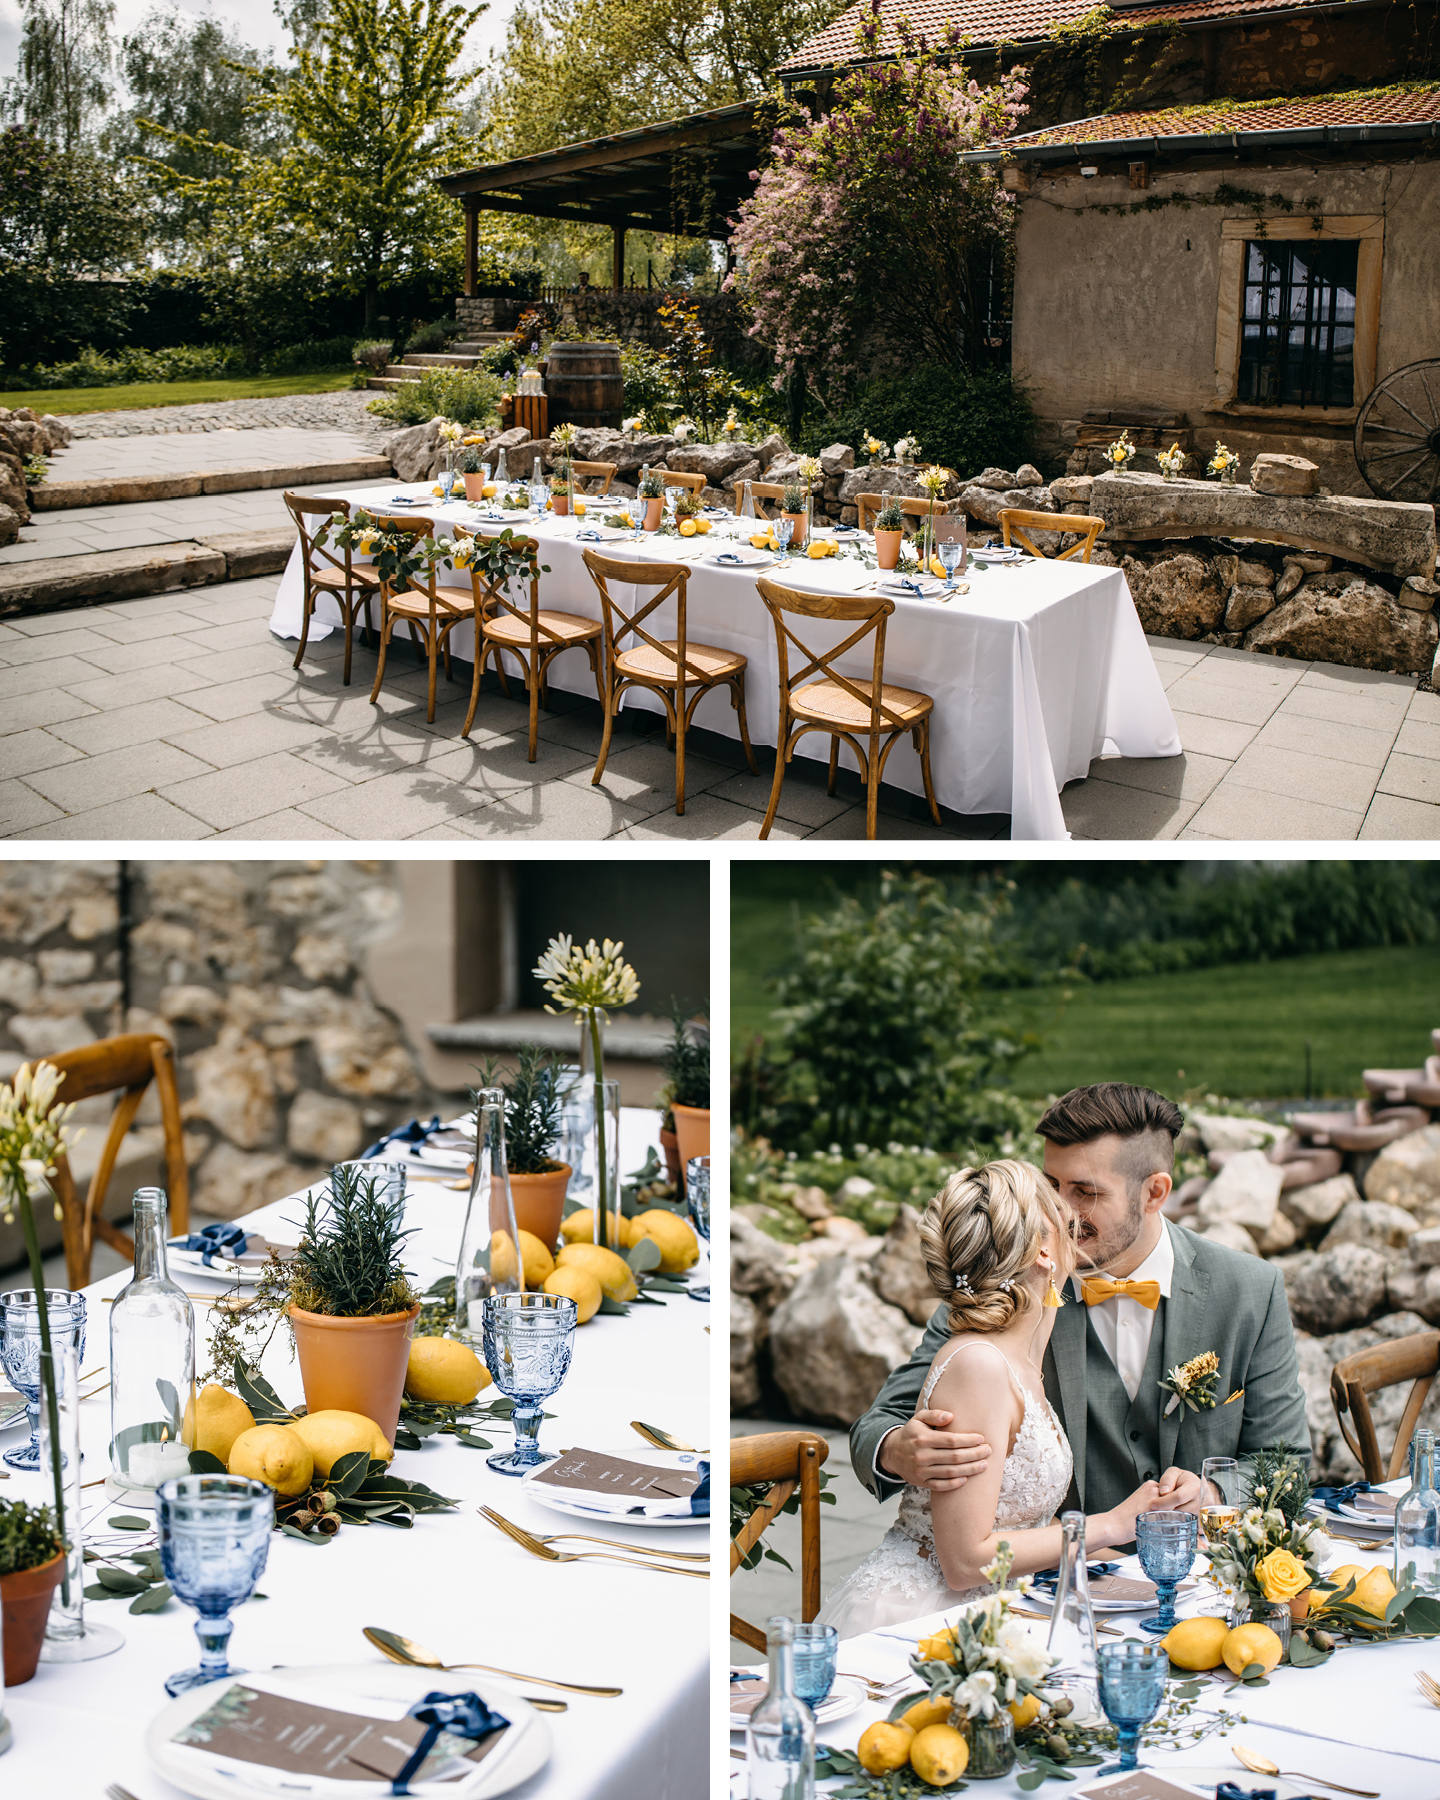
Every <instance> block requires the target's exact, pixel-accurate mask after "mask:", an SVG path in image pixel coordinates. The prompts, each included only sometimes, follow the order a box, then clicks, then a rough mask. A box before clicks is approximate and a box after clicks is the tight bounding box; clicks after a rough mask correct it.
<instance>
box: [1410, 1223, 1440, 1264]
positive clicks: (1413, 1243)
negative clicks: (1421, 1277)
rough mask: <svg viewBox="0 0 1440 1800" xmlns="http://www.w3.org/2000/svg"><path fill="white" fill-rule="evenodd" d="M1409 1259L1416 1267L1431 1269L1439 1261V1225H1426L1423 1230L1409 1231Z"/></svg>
mask: <svg viewBox="0 0 1440 1800" xmlns="http://www.w3.org/2000/svg"><path fill="white" fill-rule="evenodd" d="M1410 1260H1411V1262H1413V1263H1414V1264H1415V1266H1416V1268H1417V1269H1432V1268H1434V1267H1435V1265H1436V1264H1437V1263H1440V1225H1427V1226H1426V1227H1425V1229H1424V1230H1423V1231H1412V1232H1411V1234H1410Z"/></svg>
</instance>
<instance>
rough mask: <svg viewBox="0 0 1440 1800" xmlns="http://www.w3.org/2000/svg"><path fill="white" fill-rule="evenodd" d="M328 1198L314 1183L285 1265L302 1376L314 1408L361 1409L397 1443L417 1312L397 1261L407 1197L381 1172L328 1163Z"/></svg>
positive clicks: (415, 1300)
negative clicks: (393, 1188) (324, 1204)
mask: <svg viewBox="0 0 1440 1800" xmlns="http://www.w3.org/2000/svg"><path fill="white" fill-rule="evenodd" d="M329 1192H330V1205H329V1208H328V1212H327V1211H325V1210H322V1206H321V1203H320V1201H319V1200H318V1199H317V1197H316V1193H315V1191H314V1190H312V1191H311V1192H310V1193H309V1194H308V1195H307V1196H306V1201H305V1227H304V1230H303V1232H302V1233H301V1237H300V1243H299V1246H298V1248H297V1249H296V1251H295V1255H294V1257H293V1259H292V1260H291V1261H290V1262H289V1263H288V1264H287V1265H286V1268H287V1271H288V1274H289V1287H290V1303H289V1306H288V1307H287V1309H286V1310H287V1312H288V1313H289V1317H290V1324H291V1327H292V1329H293V1331H294V1333H295V1352H296V1355H297V1356H298V1357H299V1359H300V1379H301V1381H302V1382H303V1383H304V1387H305V1405H306V1407H307V1408H308V1410H309V1411H310V1412H312V1413H313V1412H325V1411H329V1410H331V1409H333V1410H335V1411H339V1412H352V1413H360V1414H361V1415H362V1416H363V1417H365V1418H367V1419H373V1420H374V1422H375V1423H376V1424H377V1425H378V1426H379V1427H380V1429H381V1431H383V1432H384V1434H385V1436H386V1437H387V1438H388V1439H389V1440H390V1442H391V1443H392V1444H393V1443H394V1441H395V1426H396V1424H397V1422H398V1420H399V1417H400V1397H401V1394H402V1393H403V1392H404V1388H405V1367H406V1363H407V1361H408V1359H409V1355H410V1333H411V1331H412V1329H413V1327H414V1324H415V1317H416V1314H417V1313H418V1312H419V1311H420V1296H419V1295H418V1294H417V1293H416V1292H415V1290H414V1288H413V1287H411V1285H410V1281H409V1278H408V1276H407V1275H406V1273H405V1269H404V1266H403V1263H402V1261H401V1253H402V1248H403V1246H404V1242H405V1239H406V1238H407V1237H409V1236H410V1233H409V1232H408V1231H406V1230H404V1229H403V1228H402V1220H403V1215H404V1208H405V1202H404V1200H403V1199H402V1198H401V1197H400V1196H399V1195H393V1194H391V1193H389V1192H387V1187H386V1183H385V1180H384V1178H383V1177H382V1176H380V1175H378V1174H377V1175H367V1174H365V1173H364V1172H363V1171H362V1170H360V1169H357V1168H355V1167H354V1166H353V1165H350V1166H348V1167H341V1168H338V1169H335V1170H333V1171H332V1173H331V1176H330V1182H329Z"/></svg>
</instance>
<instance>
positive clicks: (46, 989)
mask: <svg viewBox="0 0 1440 1800" xmlns="http://www.w3.org/2000/svg"><path fill="white" fill-rule="evenodd" d="M117 869H118V865H117V864H116V863H114V862H84V863H62V862H9V863H7V864H6V865H5V869H4V872H3V874H0V1073H3V1074H4V1075H5V1076H6V1077H8V1076H9V1075H10V1074H11V1073H12V1072H13V1070H14V1068H15V1067H16V1066H17V1065H18V1064H19V1063H20V1062H21V1061H22V1060H24V1059H26V1058H30V1059H34V1058H38V1057H42V1056H45V1055H47V1054H54V1053H56V1052H59V1051H62V1050H69V1049H73V1048H76V1047H77V1046H79V1045H82V1044H85V1043H89V1042H91V1041H93V1040H94V1039H96V1038H101V1037H106V1036H109V1035H111V1034H112V1033H114V1032H116V1031H118V1030H120V1029H122V1021H121V1018H120V1001H121V984H122V970H121V941H120V931H119V923H120V921H119V909H118V905H117V899H116V894H117ZM130 875H131V884H132V885H131V918H132V921H133V923H132V928H131V932H130V968H131V1005H130V1011H129V1014H128V1016H127V1018H126V1019H125V1020H124V1022H123V1029H126V1030H130V1031H157V1032H160V1033H162V1034H163V1035H164V1036H166V1037H168V1038H169V1039H170V1040H171V1042H172V1043H173V1044H174V1046H175V1049H176V1053H177V1054H176V1061H177V1067H178V1074H179V1082H180V1095H181V1103H182V1110H183V1115H184V1119H185V1143H186V1155H187V1160H188V1163H189V1166H190V1171H191V1198H192V1204H193V1205H194V1207H195V1209H196V1210H197V1211H199V1212H204V1213H209V1214H212V1215H216V1216H219V1217H221V1218H233V1217H236V1216H237V1215H239V1214H241V1213H245V1212H248V1211H250V1210H251V1209H252V1208H254V1207H256V1206H260V1205H263V1204H265V1203H266V1202H267V1201H269V1200H274V1199H277V1198H279V1197H281V1196H282V1195H284V1194H287V1193H291V1192H293V1191H294V1190H295V1189H296V1188H298V1187H300V1186H302V1185H304V1184H305V1183H306V1182H308V1181H310V1180H312V1179H313V1178H314V1177H315V1176H316V1175H317V1174H318V1173H319V1172H320V1171H321V1170H322V1169H324V1168H326V1167H328V1166H329V1165H330V1164H331V1163H334V1162H336V1161H339V1160H342V1159H343V1158H345V1157H349V1156H353V1155H354V1154H355V1153H356V1152H357V1151H359V1150H361V1149H363V1148H364V1146H365V1145H366V1144H367V1143H368V1142H370V1141H372V1140H373V1139H374V1138H375V1137H377V1136H378V1135H379V1134H380V1132H381V1131H382V1130H384V1129H385V1128H387V1127H388V1126H390V1125H392V1124H395V1123H398V1122H402V1121H403V1120H404V1119H407V1118H409V1117H410V1116H411V1115H412V1114H413V1113H416V1112H422V1111H423V1112H425V1113H426V1116H428V1113H429V1111H430V1110H432V1109H433V1107H434V1106H435V1104H436V1103H437V1097H436V1096H435V1095H434V1094H433V1093H431V1092H430V1091H429V1090H428V1089H427V1087H426V1083H425V1081H424V1078H423V1076H422V1075H421V1073H420V1067H419V1063H418V1061H417V1059H416V1057H415V1055H414V1052H413V1050H412V1048H411V1046H410V1045H409V1044H408V1043H407V1042H406V1040H405V1036H404V1033H403V1031H402V1029H401V1027H400V1025H399V1023H398V1022H397V1020H396V1019H395V1017H394V1016H393V1015H392V1014H391V1013H389V1012H387V1011H386V1010H384V1009H383V1008H382V1007H380V1006H379V1005H378V1004H377V1003H376V1001H375V999H374V997H373V996H372V994H371V992H370V989H369V987H368V985H367V982H366V980H365V977H364V974H363V973H362V969H361V959H362V956H363V953H364V951H365V948H366V946H367V945H368V944H370V943H371V942H372V941H373V940H374V939H375V938H376V937H377V936H379V935H380V934H382V933H383V932H385V931H386V930H388V929H390V928H391V927H392V926H393V925H394V923H395V920H396V918H397V916H398V914H399V910H400V897H399V892H398V889H397V884H396V878H395V873H394V870H393V868H392V867H391V865H389V864H388V863H380V862H338V861H337V862H313V863H310V862H307V863H299V862H177V863H160V862H156V863H139V862H137V863H132V864H131V865H130ZM109 1111H110V1103H109V1102H108V1101H96V1102H92V1103H89V1104H88V1105H87V1107H86V1109H85V1123H86V1126H87V1130H88V1132H89V1133H90V1134H91V1135H92V1136H93V1137H95V1138H97V1139H98V1138H100V1137H102V1136H103V1131H104V1124H105V1120H106V1119H107V1118H108V1115H109ZM141 1123H142V1125H143V1124H151V1125H153V1124H155V1123H158V1108H157V1107H156V1106H155V1104H154V1100H153V1090H152V1094H151V1095H150V1096H149V1097H148V1099H147V1104H146V1107H145V1108H144V1109H142V1113H141Z"/></svg>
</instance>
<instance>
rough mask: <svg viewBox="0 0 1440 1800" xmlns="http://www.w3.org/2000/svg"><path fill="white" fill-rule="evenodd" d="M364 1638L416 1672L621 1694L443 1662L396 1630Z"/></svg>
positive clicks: (489, 1666)
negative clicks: (476, 1674) (463, 1672)
mask: <svg viewBox="0 0 1440 1800" xmlns="http://www.w3.org/2000/svg"><path fill="white" fill-rule="evenodd" d="M365 1636H366V1637H367V1638H369V1640H370V1642H371V1643H372V1644H373V1645H374V1646H375V1648H376V1649H377V1650H379V1651H380V1652H381V1653H382V1654H383V1655H385V1656H388V1657H389V1658H390V1660H391V1662H397V1663H409V1664H410V1666H411V1667H412V1668H416V1669H440V1670H443V1671H446V1672H448V1671H449V1670H451V1669H483V1670H484V1671H485V1673H486V1674H487V1675H504V1676H506V1677H508V1678H509V1680H511V1681H535V1682H538V1683H539V1684H540V1686H541V1687H553V1688H562V1689H563V1690H564V1691H565V1692H566V1693H567V1694H592V1695H595V1696H596V1697H598V1698H599V1699H602V1700H613V1699H615V1698H616V1697H617V1696H618V1695H620V1694H623V1693H624V1692H625V1690H624V1688H617V1687H584V1686H582V1685H581V1684H580V1683H579V1682H574V1681H551V1680H549V1679H548V1677H546V1676H544V1675H520V1674H517V1673H516V1671H515V1670H514V1669H497V1668H496V1667H495V1666H494V1664H493V1663H443V1662H441V1660H440V1658H439V1657H438V1656H436V1654H435V1652H434V1651H433V1650H427V1649H426V1648H425V1646H424V1645H423V1644H417V1643H416V1642H415V1640H414V1638H407V1637H402V1636H401V1635H400V1633H399V1632H398V1631H386V1630H384V1629H383V1627H381V1626H379V1625H367V1626H366V1627H365Z"/></svg>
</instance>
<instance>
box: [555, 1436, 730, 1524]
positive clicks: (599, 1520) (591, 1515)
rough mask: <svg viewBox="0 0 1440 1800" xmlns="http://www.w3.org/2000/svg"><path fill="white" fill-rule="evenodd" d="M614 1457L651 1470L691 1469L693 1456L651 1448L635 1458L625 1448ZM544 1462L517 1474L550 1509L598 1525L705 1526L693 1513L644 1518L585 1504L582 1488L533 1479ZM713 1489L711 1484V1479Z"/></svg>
mask: <svg viewBox="0 0 1440 1800" xmlns="http://www.w3.org/2000/svg"><path fill="white" fill-rule="evenodd" d="M612 1454H613V1455H615V1456H623V1457H624V1458H625V1459H626V1460H627V1461H628V1462H643V1463H645V1464H647V1465H648V1466H649V1467H651V1468H655V1469H693V1468H694V1467H695V1460H696V1459H695V1458H694V1456H688V1455H687V1456H667V1455H666V1454H665V1452H664V1451H652V1452H651V1453H650V1454H649V1455H648V1456H642V1457H637V1456H635V1455H634V1453H633V1452H632V1451H631V1450H630V1449H628V1448H626V1449H621V1450H615V1451H613V1452H612ZM545 1466H546V1465H545V1464H544V1463H537V1464H536V1466H535V1467H534V1468H533V1469H530V1470H527V1471H526V1473H525V1474H524V1475H522V1476H521V1477H520V1480H521V1483H522V1485H523V1486H524V1488H525V1491H526V1493H527V1495H528V1496H529V1497H530V1499H532V1500H533V1501H535V1503H536V1504H537V1505H539V1506H544V1507H547V1508H548V1509H549V1510H550V1511H551V1512H558V1513H564V1514H565V1515H566V1517H567V1518H571V1519H588V1520H589V1521H590V1524H591V1525H592V1527H593V1526H595V1525H597V1524H599V1525H644V1526H652V1525H659V1526H675V1525H700V1526H706V1525H708V1524H709V1523H710V1521H709V1519H697V1518H696V1517H695V1515H694V1514H693V1513H676V1514H673V1515H672V1516H670V1517H669V1518H663V1519H647V1518H646V1517H645V1516H644V1515H643V1514H641V1513H617V1512H607V1511H605V1510H603V1509H602V1508H600V1507H598V1506H586V1504H585V1496H584V1491H583V1490H582V1489H579V1488H552V1487H546V1486H545V1485H544V1483H543V1482H537V1481H536V1479H535V1477H536V1476H537V1475H538V1474H540V1472H541V1471H542V1470H543V1469H544V1468H545ZM711 1486H712V1488H713V1486H714V1483H713V1481H712V1483H711Z"/></svg>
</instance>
